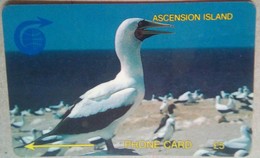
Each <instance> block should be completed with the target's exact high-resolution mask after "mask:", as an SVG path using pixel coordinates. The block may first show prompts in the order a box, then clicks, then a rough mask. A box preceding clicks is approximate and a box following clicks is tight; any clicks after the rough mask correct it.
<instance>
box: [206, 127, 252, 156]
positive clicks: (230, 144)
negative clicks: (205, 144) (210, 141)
mask: <svg viewBox="0 0 260 158" xmlns="http://www.w3.org/2000/svg"><path fill="white" fill-rule="evenodd" d="M240 133H241V137H239V138H235V139H231V140H228V141H224V149H213V147H209V148H211V149H213V150H214V151H217V152H219V153H218V154H229V155H230V156H233V155H234V154H235V153H236V152H237V151H239V150H245V151H246V152H248V153H249V152H250V149H251V145H252V139H251V134H252V129H251V128H249V127H248V126H246V125H242V126H241V127H240Z"/></svg>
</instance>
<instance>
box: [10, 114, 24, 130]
mask: <svg viewBox="0 0 260 158" xmlns="http://www.w3.org/2000/svg"><path fill="white" fill-rule="evenodd" d="M24 124H25V120H24V115H21V120H20V121H16V122H15V121H12V122H11V126H12V127H15V128H21V127H22V126H24Z"/></svg>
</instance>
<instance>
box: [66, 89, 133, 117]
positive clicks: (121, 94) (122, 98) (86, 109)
mask: <svg viewBox="0 0 260 158" xmlns="http://www.w3.org/2000/svg"><path fill="white" fill-rule="evenodd" d="M136 95H137V92H136V89H134V88H126V89H124V90H121V91H118V92H116V93H113V94H112V95H111V96H109V97H108V98H105V99H103V100H99V101H95V100H89V99H83V100H82V101H81V102H80V103H78V104H77V106H76V107H75V108H74V109H73V110H72V112H71V113H70V115H69V116H68V117H70V118H79V117H87V116H90V115H94V114H96V113H98V112H104V111H106V110H108V109H114V108H118V107H120V106H127V105H131V104H133V103H134V101H135V97H136Z"/></svg>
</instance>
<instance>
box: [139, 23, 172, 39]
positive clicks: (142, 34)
mask: <svg viewBox="0 0 260 158" xmlns="http://www.w3.org/2000/svg"><path fill="white" fill-rule="evenodd" d="M162 27H173V26H172V25H170V24H163V23H158V22H153V21H148V20H142V21H140V22H139V23H138V27H137V29H136V31H135V37H136V38H137V39H139V40H141V41H143V40H144V39H146V38H148V37H151V36H153V35H158V34H170V33H171V32H168V31H159V30H148V29H149V28H162Z"/></svg>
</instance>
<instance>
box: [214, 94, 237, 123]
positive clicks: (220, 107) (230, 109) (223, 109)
mask: <svg viewBox="0 0 260 158" xmlns="http://www.w3.org/2000/svg"><path fill="white" fill-rule="evenodd" d="M215 107H216V110H217V111H218V112H219V113H221V116H222V118H221V119H220V121H219V123H221V122H227V120H226V117H225V114H227V113H238V111H237V110H236V104H235V102H234V100H233V98H232V96H230V97H229V99H228V103H227V105H224V104H221V103H220V96H219V95H218V96H216V103H215Z"/></svg>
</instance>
